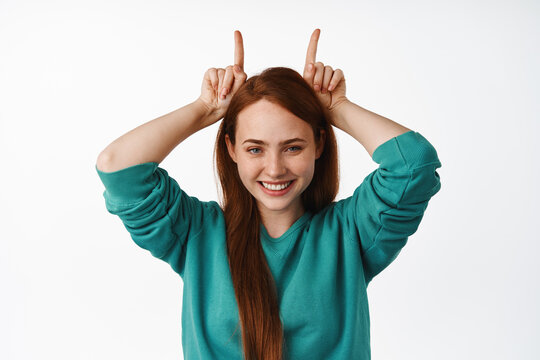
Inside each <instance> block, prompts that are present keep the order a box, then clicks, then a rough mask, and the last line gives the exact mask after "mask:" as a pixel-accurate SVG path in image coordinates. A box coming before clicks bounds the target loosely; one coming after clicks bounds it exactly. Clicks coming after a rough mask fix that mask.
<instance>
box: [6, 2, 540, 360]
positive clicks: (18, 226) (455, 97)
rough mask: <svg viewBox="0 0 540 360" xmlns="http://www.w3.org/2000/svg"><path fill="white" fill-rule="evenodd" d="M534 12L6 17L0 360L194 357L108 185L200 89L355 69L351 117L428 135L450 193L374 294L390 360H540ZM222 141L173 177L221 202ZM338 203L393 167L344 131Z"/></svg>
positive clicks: (154, 264)
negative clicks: (126, 145)
mask: <svg viewBox="0 0 540 360" xmlns="http://www.w3.org/2000/svg"><path fill="white" fill-rule="evenodd" d="M539 24H540V5H539V3H538V2H536V1H524V0H522V1H464V0H457V1H456V0H454V1H435V2H434V1H428V0H425V1H420V0H413V1H407V2H402V1H397V0H393V1H384V0H383V1H380V0H379V1H343V0H342V1H333V2H330V1H327V2H322V1H271V2H270V1H268V2H257V1H232V0H231V1H189V2H188V1H172V0H170V1H164V0H158V1H152V2H150V1H134V0H130V1H127V0H125V1H110V0H108V1H103V0H97V1H96V0H92V1H90V0H88V1H66V0H65V1H47V2H43V1H21V0H18V1H14V0H1V1H0V120H1V122H0V157H1V158H0V160H1V177H0V196H1V203H2V207H1V210H0V211H1V213H0V221H1V230H2V231H1V235H0V239H1V240H0V241H1V244H0V245H1V248H0V249H1V250H0V289H1V290H0V291H1V293H0V358H2V359H10V360H11V359H13V360H15V359H17V360H18V359H181V358H182V347H181V323H180V320H181V302H182V286H183V284H182V281H181V278H180V277H179V276H178V275H177V274H176V273H174V271H173V270H172V269H171V268H170V267H169V265H168V264H167V263H165V262H162V261H161V260H159V259H156V258H154V257H152V256H151V254H150V253H149V252H147V251H146V250H143V249H141V248H139V247H138V246H137V245H136V244H135V243H134V242H133V241H132V240H131V238H130V235H129V233H128V232H127V230H126V229H125V228H124V226H123V224H122V223H121V221H120V219H119V218H117V217H116V216H113V215H111V214H109V213H108V212H107V210H106V208H105V201H104V198H103V191H104V186H103V184H102V183H101V181H100V179H99V177H98V175H97V173H96V170H95V168H94V166H95V163H96V159H97V156H98V154H99V153H100V152H101V150H103V149H104V148H105V147H106V146H107V145H108V144H109V143H111V142H112V141H113V140H115V139H116V138H118V137H119V136H121V135H123V134H124V133H126V132H128V131H129V130H131V129H133V128H135V127H137V126H139V125H141V124H143V123H145V122H147V121H150V120H152V119H154V118H157V117H159V116H161V115H164V114H166V113H168V112H170V111H172V110H175V109H177V108H179V107H182V106H184V105H186V104H188V103H190V102H192V101H194V100H195V99H196V98H197V97H198V96H199V95H200V88H201V82H202V78H203V74H204V72H205V71H206V70H207V69H208V68H210V67H223V68H224V67H226V66H227V65H230V64H232V63H233V51H234V47H233V46H234V30H240V31H241V32H242V35H243V38H244V47H245V71H246V73H247V75H248V76H252V75H255V74H257V73H259V72H261V71H262V70H263V69H265V68H267V67H270V66H288V67H291V68H293V69H295V70H297V71H298V72H299V73H302V71H303V65H304V59H305V54H306V50H307V45H308V41H309V37H310V35H311V33H312V32H313V30H314V29H315V28H319V29H321V35H320V39H319V46H318V53H317V61H321V62H323V63H324V64H325V65H330V66H332V67H333V68H334V69H337V68H339V69H342V70H343V72H344V74H345V78H346V80H347V97H348V98H349V99H350V100H351V101H353V102H355V103H357V104H358V105H360V106H362V107H364V108H366V109H369V110H371V111H374V112H376V113H378V114H380V115H383V116H386V117H388V118H390V119H392V120H394V121H396V122H398V123H401V124H403V125H404V126H407V127H409V128H411V129H413V130H415V131H418V132H420V133H421V134H422V135H423V136H425V137H426V138H427V139H428V140H429V141H430V142H431V143H432V144H433V145H434V146H435V148H436V149H437V152H438V155H439V158H440V160H441V162H442V167H441V168H439V169H438V173H439V175H440V177H441V190H440V192H439V193H438V194H436V195H435V196H434V197H433V198H432V200H431V201H430V203H429V206H428V208H427V211H426V213H425V215H424V218H423V221H422V223H421V224H420V227H419V229H418V231H417V232H416V233H415V234H413V235H412V236H411V237H410V238H409V242H408V243H407V245H406V246H405V247H404V248H403V250H402V252H401V253H400V255H399V256H398V258H397V259H396V260H395V261H394V262H393V263H392V264H390V266H389V267H388V268H387V269H385V270H384V271H383V272H382V273H381V274H379V275H378V276H377V277H376V278H375V279H374V280H373V281H372V282H371V284H370V285H369V287H368V295H369V302H370V314H371V346H372V358H373V359H374V360H391V359H414V360H421V359H422V360H428V359H429V360H432V359H452V360H454V359H538V358H540V343H539V342H538V341H537V340H538V338H540V310H539V306H538V305H539V304H540V281H539V275H540V265H539V264H538V253H539V251H540V246H539V241H540V236H539V234H538V230H539V225H538V224H539V221H540V219H539V215H540V212H539V210H538V203H539V200H540V197H539V191H538V185H539V175H540V162H539V160H538V158H539V156H540V151H539V150H538V147H537V138H538V132H539V130H540V126H539V117H538V112H539V110H540V109H539V108H540V106H539V101H538V99H539V84H540V77H539V70H538V64H540V56H539V55H540V51H539V47H538V44H539V43H540V39H539V34H540V25H539ZM218 125H219V123H216V124H214V125H213V126H211V127H208V128H206V129H204V130H202V131H200V132H198V133H196V134H194V135H193V136H191V137H190V138H188V139H187V140H186V141H184V142H183V143H181V144H180V145H179V146H178V147H177V148H176V149H174V150H173V152H172V153H171V154H170V155H169V156H168V157H167V158H166V159H165V160H164V161H163V162H162V163H161V164H160V166H161V167H163V168H165V169H166V170H167V171H168V172H169V174H170V175H171V176H172V177H174V178H175V179H176V180H177V181H178V182H179V183H180V185H181V186H182V187H183V189H184V190H185V191H186V192H187V193H188V194H190V195H192V196H196V197H198V198H199V199H201V200H205V201H208V200H217V187H216V182H215V180H216V178H215V175H214V170H213V161H212V152H213V146H214V140H215V136H216V133H217V128H218ZM336 132H337V136H338V143H339V152H340V168H341V175H342V177H341V187H340V192H339V195H338V199H337V200H339V199H342V198H345V197H348V196H350V195H352V192H353V190H354V189H355V188H356V187H357V186H358V185H359V184H360V183H361V181H362V180H363V179H364V177H365V176H367V175H368V174H369V173H370V172H371V171H373V170H374V169H375V168H376V166H377V164H376V163H375V162H373V161H372V159H371V158H370V157H369V155H368V153H367V151H366V150H365V149H364V148H363V147H362V146H361V144H360V143H358V142H356V140H354V139H353V138H352V137H350V136H349V135H348V134H346V133H344V132H341V131H340V130H337V129H336Z"/></svg>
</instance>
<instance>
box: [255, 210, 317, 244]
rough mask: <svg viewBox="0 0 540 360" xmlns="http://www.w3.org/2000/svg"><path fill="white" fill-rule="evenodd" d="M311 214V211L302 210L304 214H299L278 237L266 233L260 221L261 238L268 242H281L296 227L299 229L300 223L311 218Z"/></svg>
mask: <svg viewBox="0 0 540 360" xmlns="http://www.w3.org/2000/svg"><path fill="white" fill-rule="evenodd" d="M311 216H312V214H311V212H309V211H306V212H304V214H303V215H302V216H300V217H299V218H298V220H296V221H295V222H294V223H293V224H292V225H291V226H290V227H289V228H288V229H287V231H285V232H284V233H283V234H282V235H281V236H280V237H277V238H274V237H271V236H270V235H269V234H268V231H267V230H266V227H265V226H264V224H263V223H262V222H261V235H262V237H263V239H265V240H268V241H270V242H273V243H278V242H281V241H283V240H285V239H286V238H287V237H288V236H289V235H291V234H292V233H294V232H295V231H296V230H297V229H299V228H300V227H301V226H302V225H304V224H305V223H306V221H308V220H309V219H310V218H311Z"/></svg>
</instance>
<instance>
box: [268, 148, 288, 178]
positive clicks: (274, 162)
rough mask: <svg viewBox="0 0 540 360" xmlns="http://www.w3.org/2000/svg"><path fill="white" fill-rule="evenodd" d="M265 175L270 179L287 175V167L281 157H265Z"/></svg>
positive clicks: (276, 155) (277, 155)
mask: <svg viewBox="0 0 540 360" xmlns="http://www.w3.org/2000/svg"><path fill="white" fill-rule="evenodd" d="M266 173H267V174H268V176H269V177H270V178H272V179H279V178H280V177H282V176H284V175H285V174H286V173H287V167H286V164H285V161H284V159H283V158H282V156H281V155H279V154H273V155H269V156H268V157H267V162H266Z"/></svg>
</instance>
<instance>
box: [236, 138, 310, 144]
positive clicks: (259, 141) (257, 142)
mask: <svg viewBox="0 0 540 360" xmlns="http://www.w3.org/2000/svg"><path fill="white" fill-rule="evenodd" d="M247 142H250V143H254V144H260V145H268V144H267V143H265V142H264V141H262V140H257V139H247V140H245V141H244V142H243V143H242V145H243V144H245V143H247ZM294 142H304V143H307V141H306V140H304V139H301V138H294V139H289V140H284V141H282V142H280V143H279V145H287V144H290V143H294Z"/></svg>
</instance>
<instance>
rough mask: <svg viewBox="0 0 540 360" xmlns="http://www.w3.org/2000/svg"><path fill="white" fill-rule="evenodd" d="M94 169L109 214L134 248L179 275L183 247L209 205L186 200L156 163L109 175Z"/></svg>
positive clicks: (196, 229)
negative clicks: (101, 183) (139, 248)
mask: <svg viewBox="0 0 540 360" xmlns="http://www.w3.org/2000/svg"><path fill="white" fill-rule="evenodd" d="M95 168H96V171H97V173H98V175H99V177H100V179H101V181H102V182H103V184H104V185H105V191H104V192H103V197H104V198H105V205H106V208H107V210H108V211H109V213H111V214H113V215H117V216H118V217H119V218H120V219H121V220H122V222H123V224H124V226H125V228H126V229H127V230H128V232H129V233H130V234H131V238H132V239H133V241H134V242H135V243H136V244H137V245H138V246H140V247H141V248H143V249H146V250H148V251H150V253H151V254H152V255H153V256H154V257H156V258H159V259H161V260H163V261H165V262H167V263H169V265H170V266H171V268H172V269H173V270H174V271H175V272H177V273H178V274H180V275H182V274H183V268H184V265H185V264H184V262H185V260H183V259H185V254H183V249H184V247H185V243H186V241H187V239H188V238H189V237H192V236H196V235H197V234H198V233H199V232H200V231H201V229H202V219H203V217H204V213H205V212H207V211H209V209H208V207H209V204H208V203H207V202H202V201H199V200H198V199H197V198H195V197H190V196H188V195H187V194H186V193H185V192H184V191H183V190H182V189H181V188H180V186H179V185H178V183H177V182H176V180H175V179H173V178H172V177H170V176H169V174H168V173H167V171H166V170H165V169H163V168H161V167H159V166H158V163H156V162H147V163H142V164H138V165H133V166H130V167H127V168H124V169H121V170H118V171H113V172H103V171H100V170H99V169H98V168H97V165H96V167H95ZM182 255H184V256H182Z"/></svg>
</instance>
